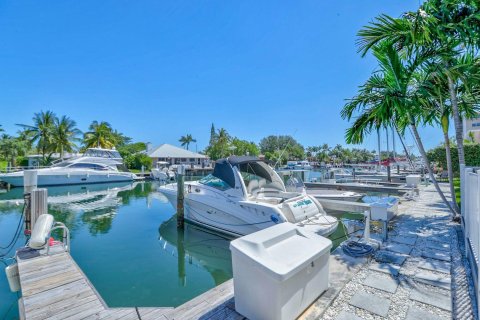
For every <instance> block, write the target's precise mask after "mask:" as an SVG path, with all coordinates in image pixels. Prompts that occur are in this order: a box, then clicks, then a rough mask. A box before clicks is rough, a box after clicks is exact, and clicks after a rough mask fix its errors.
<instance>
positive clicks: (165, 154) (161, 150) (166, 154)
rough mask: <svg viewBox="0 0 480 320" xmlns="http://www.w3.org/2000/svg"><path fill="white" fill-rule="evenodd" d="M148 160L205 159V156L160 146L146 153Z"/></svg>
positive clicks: (169, 145) (168, 146)
mask: <svg viewBox="0 0 480 320" xmlns="http://www.w3.org/2000/svg"><path fill="white" fill-rule="evenodd" d="M148 156H149V157H150V158H196V159H206V158H207V156H205V155H203V154H200V153H196V152H192V151H189V150H186V149H182V148H179V147H176V146H172V145H171V144H167V143H164V144H161V145H159V146H158V147H156V148H153V149H152V150H150V151H149V152H148Z"/></svg>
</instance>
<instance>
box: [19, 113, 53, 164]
mask: <svg viewBox="0 0 480 320" xmlns="http://www.w3.org/2000/svg"><path fill="white" fill-rule="evenodd" d="M55 119H56V116H55V113H53V112H52V111H45V112H44V111H41V112H40V113H35V114H34V116H33V125H26V124H17V125H18V126H20V127H22V128H23V129H24V134H25V135H26V136H29V137H30V143H31V144H34V143H37V150H39V151H40V152H41V153H42V158H43V161H45V160H46V156H47V153H49V152H51V151H52V131H53V128H54V126H55Z"/></svg>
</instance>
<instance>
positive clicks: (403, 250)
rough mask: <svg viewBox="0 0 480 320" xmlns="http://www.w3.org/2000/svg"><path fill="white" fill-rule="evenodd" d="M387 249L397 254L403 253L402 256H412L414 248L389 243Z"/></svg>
mask: <svg viewBox="0 0 480 320" xmlns="http://www.w3.org/2000/svg"><path fill="white" fill-rule="evenodd" d="M385 249H387V250H388V251H392V252H396V253H401V254H410V252H411V251H412V247H410V246H408V245H406V244H402V243H395V242H392V243H389V244H387V245H386V246H385Z"/></svg>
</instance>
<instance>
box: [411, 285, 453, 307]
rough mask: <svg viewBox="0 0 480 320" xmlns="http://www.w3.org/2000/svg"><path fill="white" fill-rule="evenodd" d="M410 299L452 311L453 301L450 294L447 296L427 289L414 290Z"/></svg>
mask: <svg viewBox="0 0 480 320" xmlns="http://www.w3.org/2000/svg"><path fill="white" fill-rule="evenodd" d="M410 299H412V300H415V301H418V302H421V303H425V304H428V305H431V306H434V307H437V308H440V309H443V310H446V311H452V301H451V298H450V293H449V294H447V295H445V294H442V293H437V292H433V291H430V290H427V289H422V288H414V289H413V290H412V293H411V294H410Z"/></svg>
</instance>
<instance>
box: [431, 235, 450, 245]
mask: <svg viewBox="0 0 480 320" xmlns="http://www.w3.org/2000/svg"><path fill="white" fill-rule="evenodd" d="M428 240H429V241H436V242H442V243H450V237H449V236H429V237H428Z"/></svg>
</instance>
